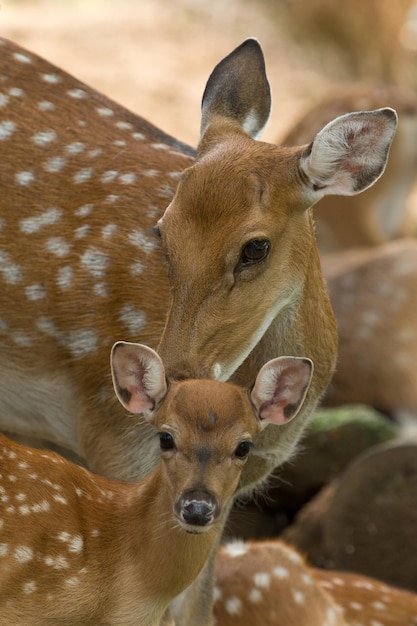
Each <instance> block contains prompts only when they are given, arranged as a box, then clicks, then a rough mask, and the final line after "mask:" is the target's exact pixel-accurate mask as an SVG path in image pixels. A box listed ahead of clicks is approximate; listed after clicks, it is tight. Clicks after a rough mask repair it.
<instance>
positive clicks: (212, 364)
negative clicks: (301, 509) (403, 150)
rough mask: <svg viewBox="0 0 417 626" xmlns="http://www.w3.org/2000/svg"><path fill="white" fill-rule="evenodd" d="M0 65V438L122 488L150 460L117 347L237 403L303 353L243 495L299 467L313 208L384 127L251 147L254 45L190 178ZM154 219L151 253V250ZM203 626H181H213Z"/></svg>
mask: <svg viewBox="0 0 417 626" xmlns="http://www.w3.org/2000/svg"><path fill="white" fill-rule="evenodd" d="M0 47H1V57H0V58H1V63H0V72H1V76H2V83H1V84H2V96H1V104H2V107H1V112H2V118H1V122H0V138H1V141H0V151H1V152H0V163H1V169H0V184H1V188H2V194H1V197H0V215H1V217H2V222H1V224H2V231H1V233H0V237H1V239H0V280H1V283H2V284H1V293H2V298H1V305H0V320H1V322H0V329H1V341H2V353H1V362H0V409H1V410H0V414H1V415H2V422H1V423H0V425H1V427H2V428H3V429H5V430H8V431H11V432H17V433H21V434H26V435H36V436H38V437H43V438H45V439H47V440H49V441H54V442H56V443H59V444H62V445H64V446H66V447H68V448H70V449H72V450H73V451H75V452H76V453H78V454H79V455H81V456H82V457H83V458H84V459H86V461H87V463H88V465H89V467H90V468H92V469H93V470H95V471H97V472H100V473H103V474H107V475H112V476H115V477H118V478H125V479H129V480H131V479H134V478H138V477H140V476H144V475H146V474H147V473H148V472H149V471H150V470H151V469H152V468H153V467H154V466H155V464H156V463H157V460H158V448H157V445H156V442H155V440H154V438H153V435H152V430H151V429H150V427H149V425H148V424H147V422H146V421H143V420H140V419H139V418H137V419H132V417H131V416H128V415H126V412H125V411H120V409H119V408H118V406H117V404H116V402H115V401H113V400H112V398H113V394H112V392H111V386H110V381H109V377H108V374H107V352H108V349H109V347H110V345H111V344H112V341H113V338H114V337H120V338H123V339H125V340H138V339H140V340H141V341H143V342H145V343H146V344H148V345H150V346H151V347H155V346H157V345H158V342H159V340H160V344H159V348H158V350H159V352H160V353H161V356H162V358H163V361H164V363H165V365H166V369H167V375H168V377H169V378H171V379H175V378H177V379H179V378H184V377H189V376H193V377H213V378H217V379H219V380H226V379H228V378H230V377H232V376H233V379H234V381H235V382H238V383H239V384H242V385H243V386H248V385H249V384H250V383H251V382H252V381H253V379H254V377H255V374H256V372H257V371H259V369H260V367H261V366H262V365H263V364H264V363H265V362H266V361H267V360H269V359H270V358H272V357H275V356H279V355H283V354H294V355H296V356H304V355H306V356H308V357H309V358H311V359H312V360H313V361H314V362H315V363H317V366H316V368H315V373H314V376H313V380H312V384H311V386H310V389H309V392H308V394H307V398H306V401H305V403H304V406H303V408H302V410H301V412H300V415H299V417H298V419H297V420H293V421H292V422H290V423H289V424H286V425H284V426H283V427H282V428H281V429H279V434H277V433H275V432H274V431H272V430H271V429H269V428H266V429H265V430H264V431H263V432H262V433H260V435H259V436H258V437H257V441H256V447H255V450H254V453H253V454H252V455H251V457H250V459H249V461H248V463H247V464H246V466H245V468H244V471H243V473H242V477H241V483H240V488H241V489H243V488H247V489H249V488H251V487H252V485H254V484H256V483H257V482H259V481H261V480H263V479H264V478H265V477H266V476H267V475H268V473H269V472H270V471H271V470H272V468H274V467H275V466H277V465H279V464H280V463H281V462H282V461H284V460H285V459H287V458H288V456H289V455H290V454H291V453H292V452H293V451H294V449H295V446H296V443H297V440H298V438H299V437H300V435H301V433H302V431H303V429H304V427H305V424H306V422H307V420H308V417H309V416H310V415H311V413H312V411H313V409H314V407H315V406H316V404H317V402H318V400H319V398H320V396H321V395H322V393H323V391H324V390H325V388H326V386H327V385H328V383H329V381H330V378H331V376H332V372H333V369H334V365H335V360H336V349H337V346H336V344H337V335H336V329H335V323H334V318H333V314H332V310H331V307H330V303H329V299H328V295H327V291H326V287H325V284H324V281H323V277H322V274H321V269H320V262H319V257H318V252H317V247H316V244H315V239H314V231H313V223H312V217H311V212H310V211H309V207H310V206H311V205H312V204H314V203H315V202H316V201H317V200H319V199H320V198H321V197H322V196H324V195H326V194H354V193H359V192H360V191H362V190H364V189H365V188H367V187H368V186H369V185H371V184H372V183H373V182H374V181H375V180H376V179H377V178H378V177H379V176H380V175H381V174H382V172H383V170H384V167H385V163H386V159H387V155H388V151H389V146H390V143H391V141H392V137H393V135H394V132H395V127H396V122H397V118H396V114H395V112H394V111H393V110H392V109H381V110H377V111H373V112H362V113H353V114H351V115H348V116H344V117H341V118H338V119H336V120H334V121H333V122H331V123H330V124H329V125H327V126H326V127H325V128H324V129H323V130H322V131H321V132H320V133H319V134H318V135H317V137H316V138H315V140H314V141H313V142H312V143H311V144H310V145H309V146H303V147H298V148H281V147H276V146H274V145H270V144H266V143H262V142H259V141H256V140H255V138H256V137H257V136H258V135H259V134H260V133H261V131H262V128H263V127H264V125H265V124H266V122H267V119H268V116H269V111H270V90H269V85H268V81H267V78H266V74H265V65H264V59H263V55H262V51H261V48H260V46H259V44H258V43H257V42H256V41H255V40H253V39H249V40H247V41H246V42H244V43H243V44H242V45H240V46H239V47H238V48H236V50H234V51H233V52H232V53H231V54H230V55H229V56H228V57H226V58H225V59H223V61H221V62H220V63H219V65H218V66H217V67H216V68H215V69H214V71H213V73H212V74H211V76H210V78H209V80H208V83H207V87H206V90H205V93H204V97H203V107H202V109H203V113H202V124H201V140H200V143H199V146H198V151H197V155H196V159H195V162H193V161H192V159H191V157H190V154H193V152H192V150H191V149H188V148H187V147H186V146H183V145H182V144H179V143H178V142H176V141H175V140H174V139H172V138H171V137H167V136H166V135H165V134H163V133H161V132H160V131H159V130H157V129H156V128H154V127H153V126H151V125H150V124H148V123H147V122H145V121H144V120H142V119H141V118H138V117H136V116H134V115H132V114H131V113H129V112H127V111H126V110H124V109H123V108H121V107H119V106H118V105H116V104H115V103H114V102H111V101H109V100H108V99H106V98H104V97H103V96H102V95H100V94H98V93H97V92H95V91H94V90H92V89H90V88H88V87H87V86H86V85H83V84H81V83H79V82H78V81H76V80H75V79H74V78H72V77H70V76H68V75H67V74H65V73H64V72H62V71H60V70H59V69H57V68H55V67H53V66H51V65H50V64H49V63H47V62H45V61H43V60H42V59H40V58H38V57H36V56H35V55H33V54H32V53H30V52H27V51H25V50H22V49H21V48H19V47H17V46H15V45H13V44H12V43H10V42H6V41H4V40H3V41H2V42H1V46H0ZM187 166H189V167H188V168H187V169H186V170H185V171H184V173H183V174H182V175H181V177H180V178H181V179H180V183H179V186H178V189H177V191H176V194H175V197H174V199H173V200H172V202H171V204H170V205H169V207H168V209H167V210H166V211H165V213H164V209H165V207H166V204H167V203H168V200H169V199H170V198H171V195H172V186H173V185H174V184H176V182H177V178H178V177H179V176H180V172H181V171H182V170H184V168H186V167H187ZM161 217H162V219H161ZM158 220H159V222H158V228H157V232H158V233H159V235H160V240H159V241H158V239H156V238H153V237H152V236H151V234H150V232H149V230H150V228H151V226H154V225H155V223H156V222H157V221H158ZM164 255H165V258H166V259H167V262H168V278H169V280H167V276H166V265H165V263H164V261H163V257H164ZM169 285H170V287H171V292H169ZM170 293H171V296H172V297H171V304H170V306H169V300H170V295H169V294H170ZM168 307H169V311H168V318H167V320H166V322H165V318H166V313H167V310H168ZM205 595H206V597H207V595H208V594H207V593H206V594H205ZM188 605H189V606H190V603H188ZM197 610H198V612H199V613H200V608H198V609H197ZM204 610H205V611H206V620H204V619H203V618H201V619H199V620H197V619H194V621H193V620H190V623H192V624H193V626H195V624H197V623H198V624H206V623H208V622H207V620H209V619H211V617H210V615H211V607H210V605H209V603H206V606H205V609H204ZM209 613H210V615H209Z"/></svg>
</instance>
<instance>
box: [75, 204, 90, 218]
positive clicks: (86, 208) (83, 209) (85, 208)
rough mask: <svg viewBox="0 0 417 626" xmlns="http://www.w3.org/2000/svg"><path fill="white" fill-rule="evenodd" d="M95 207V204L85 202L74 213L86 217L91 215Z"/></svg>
mask: <svg viewBox="0 0 417 626" xmlns="http://www.w3.org/2000/svg"><path fill="white" fill-rule="evenodd" d="M93 208H94V205H93V204H83V205H82V206H80V207H78V209H76V210H75V211H74V215H78V217H86V216H87V215H90V213H91V211H92V210H93Z"/></svg>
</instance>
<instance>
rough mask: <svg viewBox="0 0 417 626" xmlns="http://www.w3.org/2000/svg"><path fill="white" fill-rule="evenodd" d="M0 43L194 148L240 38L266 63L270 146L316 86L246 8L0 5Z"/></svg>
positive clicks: (234, 3) (236, 3)
mask: <svg viewBox="0 0 417 626" xmlns="http://www.w3.org/2000/svg"><path fill="white" fill-rule="evenodd" d="M0 36H3V37H7V38H9V39H12V40H14V41H16V42H18V43H20V44H21V45H23V46H24V47H26V48H28V49H30V50H32V51H34V52H37V53H38V54H40V55H41V56H43V57H45V58H47V59H48V60H49V61H51V62H53V63H54V64H56V65H58V66H60V67H62V68H63V69H65V70H67V71H68V72H70V73H72V74H73V75H75V76H76V77H77V78H79V79H81V80H83V81H85V82H86V83H88V84H89V85H91V86H94V87H95V88H97V89H98V90H100V91H102V92H104V93H105V94H106V95H108V96H110V97H112V98H114V99H115V100H117V101H118V102H120V103H122V104H124V105H125V106H127V107H128V108H129V109H131V110H133V111H134V112H136V113H138V114H140V115H142V116H143V117H145V118H147V119H148V120H150V121H152V122H153V123H154V124H156V125H157V126H159V127H160V128H162V129H163V130H164V131H166V132H168V133H170V134H172V135H174V136H175V137H177V138H178V139H181V140H183V141H186V142H188V143H191V144H192V145H195V144H196V142H197V140H198V131H199V124H200V101H201V95H202V93H203V90H204V86H205V82H206V80H207V78H208V76H209V74H210V72H211V70H212V69H213V67H214V65H215V64H216V63H217V62H218V61H219V60H220V59H221V58H222V57H223V56H225V55H226V54H228V53H229V52H230V51H231V50H232V49H233V48H234V47H236V46H237V45H239V43H241V41H243V40H244V39H245V38H246V37H257V38H258V39H259V41H260V42H261V44H262V46H263V48H264V51H265V56H266V63H267V69H268V75H269V79H270V83H271V87H272V93H273V98H274V99H273V105H274V106H273V113H272V116H271V120H270V123H269V126H268V128H267V130H266V131H265V134H264V139H265V140H267V141H274V140H276V138H277V137H279V136H281V134H282V133H283V132H284V130H285V129H286V128H287V127H288V125H289V124H291V123H292V121H294V120H295V119H296V118H297V117H298V116H299V114H301V112H302V111H303V110H304V108H305V106H306V105H308V102H309V101H310V100H311V98H314V97H317V95H318V94H319V93H320V90H322V89H323V88H324V87H325V86H326V79H325V78H324V76H322V75H321V74H320V73H319V72H318V71H316V70H314V69H311V68H309V67H308V64H307V63H306V60H305V59H303V58H302V55H301V53H300V52H299V50H298V48H297V45H296V43H295V42H293V41H290V40H289V39H288V37H287V36H286V35H285V30H284V27H283V25H282V24H279V23H277V20H272V19H271V17H270V16H269V15H268V14H267V13H266V11H265V5H264V3H262V2H257V1H256V0H227V1H225V0H205V1H203V0H101V1H98V0H95V1H94V0H83V1H82V2H81V1H80V2H73V1H72V2H71V0H67V1H60V0H38V1H32V2H27V1H26V2H21V1H16V0H14V1H13V0H2V1H1V4H0Z"/></svg>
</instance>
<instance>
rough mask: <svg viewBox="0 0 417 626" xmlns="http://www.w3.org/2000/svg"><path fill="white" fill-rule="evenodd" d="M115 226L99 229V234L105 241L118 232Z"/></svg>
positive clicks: (109, 225) (108, 225)
mask: <svg viewBox="0 0 417 626" xmlns="http://www.w3.org/2000/svg"><path fill="white" fill-rule="evenodd" d="M118 228H119V227H118V226H117V224H107V225H106V226H103V228H102V229H101V234H102V236H103V237H104V238H105V239H108V238H109V237H112V236H113V235H114V234H115V233H116V232H117V230H118Z"/></svg>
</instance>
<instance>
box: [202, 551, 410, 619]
mask: <svg viewBox="0 0 417 626" xmlns="http://www.w3.org/2000/svg"><path fill="white" fill-rule="evenodd" d="M215 591H216V593H215V604H214V614H215V617H216V625H217V626H234V625H235V624H236V625H237V624H250V626H294V624H296V625H297V626H415V625H416V624H417V595H415V594H412V593H409V592H407V591H404V590H401V589H397V588H395V587H391V586H389V585H386V584H384V583H381V582H380V581H377V580H375V579H372V578H368V577H366V576H361V575H360V574H354V573H347V572H330V571H324V570H320V569H317V568H313V567H310V566H308V565H307V563H306V562H305V561H304V559H303V558H302V556H301V555H300V554H299V553H298V552H297V551H296V550H295V549H294V548H292V547H291V546H289V545H285V544H284V543H283V542H281V541H263V542H258V543H241V542H237V543H231V544H228V545H226V546H224V547H222V548H220V550H219V553H218V557H217V564H216V588H215Z"/></svg>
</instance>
